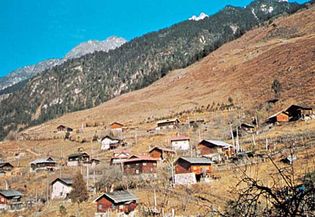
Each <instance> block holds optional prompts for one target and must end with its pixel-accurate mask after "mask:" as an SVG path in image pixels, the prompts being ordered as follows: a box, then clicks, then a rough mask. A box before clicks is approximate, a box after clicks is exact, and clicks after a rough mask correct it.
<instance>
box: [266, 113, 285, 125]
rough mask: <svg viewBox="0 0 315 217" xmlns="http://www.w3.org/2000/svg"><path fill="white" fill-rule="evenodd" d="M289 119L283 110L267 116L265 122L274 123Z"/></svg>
mask: <svg viewBox="0 0 315 217" xmlns="http://www.w3.org/2000/svg"><path fill="white" fill-rule="evenodd" d="M289 119H290V118H289V114H288V113H286V112H284V111H281V112H278V113H276V114H273V115H271V116H270V117H269V118H268V120H267V123H271V124H274V123H281V122H288V121H289Z"/></svg>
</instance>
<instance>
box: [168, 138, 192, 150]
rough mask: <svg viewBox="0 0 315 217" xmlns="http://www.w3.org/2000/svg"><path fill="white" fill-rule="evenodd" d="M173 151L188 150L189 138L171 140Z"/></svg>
mask: <svg viewBox="0 0 315 217" xmlns="http://www.w3.org/2000/svg"><path fill="white" fill-rule="evenodd" d="M171 146H172V149H173V150H179V151H187V150H189V149H190V138H189V137H187V136H176V137H173V138H171Z"/></svg>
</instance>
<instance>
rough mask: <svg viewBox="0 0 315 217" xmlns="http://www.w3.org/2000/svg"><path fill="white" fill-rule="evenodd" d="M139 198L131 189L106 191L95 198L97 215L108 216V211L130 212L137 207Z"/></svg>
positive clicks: (100, 216)
mask: <svg viewBox="0 0 315 217" xmlns="http://www.w3.org/2000/svg"><path fill="white" fill-rule="evenodd" d="M137 201H138V198H137V197H136V196H135V195H134V194H132V193H131V192H129V191H114V192H109V193H104V194H102V195H101V196H99V197H98V198H96V199H95V202H96V207H97V208H96V210H97V211H96V213H95V216H97V217H105V216H108V212H111V211H115V212H123V213H126V214H129V213H130V212H132V211H134V210H135V209H136V207H137Z"/></svg>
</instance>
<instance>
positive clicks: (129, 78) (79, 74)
mask: <svg viewBox="0 0 315 217" xmlns="http://www.w3.org/2000/svg"><path fill="white" fill-rule="evenodd" d="M263 5H265V6H263ZM262 7H268V8H269V7H272V8H273V10H272V11H271V12H269V11H267V12H264V11H262ZM300 8H302V6H301V5H299V4H296V3H287V2H279V1H277V0H257V1H254V2H252V3H251V4H250V5H248V6H247V7H245V8H240V7H232V6H228V7H226V8H224V9H223V10H221V11H220V12H218V13H217V14H215V15H213V16H209V17H207V18H205V19H203V20H200V21H184V22H182V23H179V24H176V25H174V26H171V27H169V28H166V29H162V30H160V31H157V32H152V33H149V34H146V35H144V36H142V37H139V38H136V39H134V40H132V41H130V42H128V43H125V44H123V45H122V46H121V47H119V48H117V49H115V50H111V51H109V52H107V53H106V52H102V51H99V52H95V53H92V54H87V55H85V56H82V57H80V58H76V59H70V60H67V61H66V62H64V63H62V64H60V65H57V66H55V67H53V68H52V69H50V70H46V71H45V72H44V73H42V74H39V75H38V76H36V77H34V78H32V79H30V80H29V81H28V82H27V84H26V85H25V86H24V87H23V88H22V89H20V90H18V91H16V92H14V93H13V94H10V95H9V96H8V98H6V99H4V100H3V101H1V102H0V138H4V137H5V136H6V135H7V133H9V132H10V131H12V130H21V129H23V128H26V127H28V126H31V125H35V124H39V123H43V122H45V121H47V120H50V119H53V118H55V117H58V116H60V115H62V114H65V113H69V112H73V111H78V110H82V109H86V108H91V107H94V106H96V105H99V104H100V103H102V102H105V101H107V100H109V99H112V98H114V97H116V96H118V95H121V94H123V93H126V92H130V91H133V90H137V89H140V88H142V87H145V86H148V85H149V84H151V83H153V82H154V81H156V80H158V79H160V78H161V77H164V76H165V75H166V74H167V73H168V72H170V71H171V70H174V69H178V68H183V67H187V66H189V65H191V64H193V63H194V62H196V61H199V60H201V58H203V57H204V56H206V55H207V54H209V53H210V52H211V51H214V50H216V49H217V48H218V47H220V46H221V45H223V44H224V43H226V42H228V41H231V40H233V39H236V38H238V37H240V36H241V35H243V34H244V33H245V32H247V31H248V30H250V29H252V28H254V27H256V26H259V25H263V24H264V23H265V22H266V21H268V20H270V19H271V18H273V17H276V16H279V15H280V14H284V13H285V14H291V13H293V12H296V11H297V10H298V9H300ZM222 76H224V74H222ZM164 91H167V89H166V90H164Z"/></svg>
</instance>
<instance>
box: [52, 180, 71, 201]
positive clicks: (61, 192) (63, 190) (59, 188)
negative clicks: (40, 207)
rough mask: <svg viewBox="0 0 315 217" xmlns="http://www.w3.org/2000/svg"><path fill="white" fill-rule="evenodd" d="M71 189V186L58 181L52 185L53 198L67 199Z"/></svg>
mask: <svg viewBox="0 0 315 217" xmlns="http://www.w3.org/2000/svg"><path fill="white" fill-rule="evenodd" d="M71 190H72V187H71V186H67V185H65V184H63V183H62V182H60V181H57V182H55V183H54V184H53V185H52V192H51V199H65V198H66V196H67V194H69V193H70V192H71Z"/></svg>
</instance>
